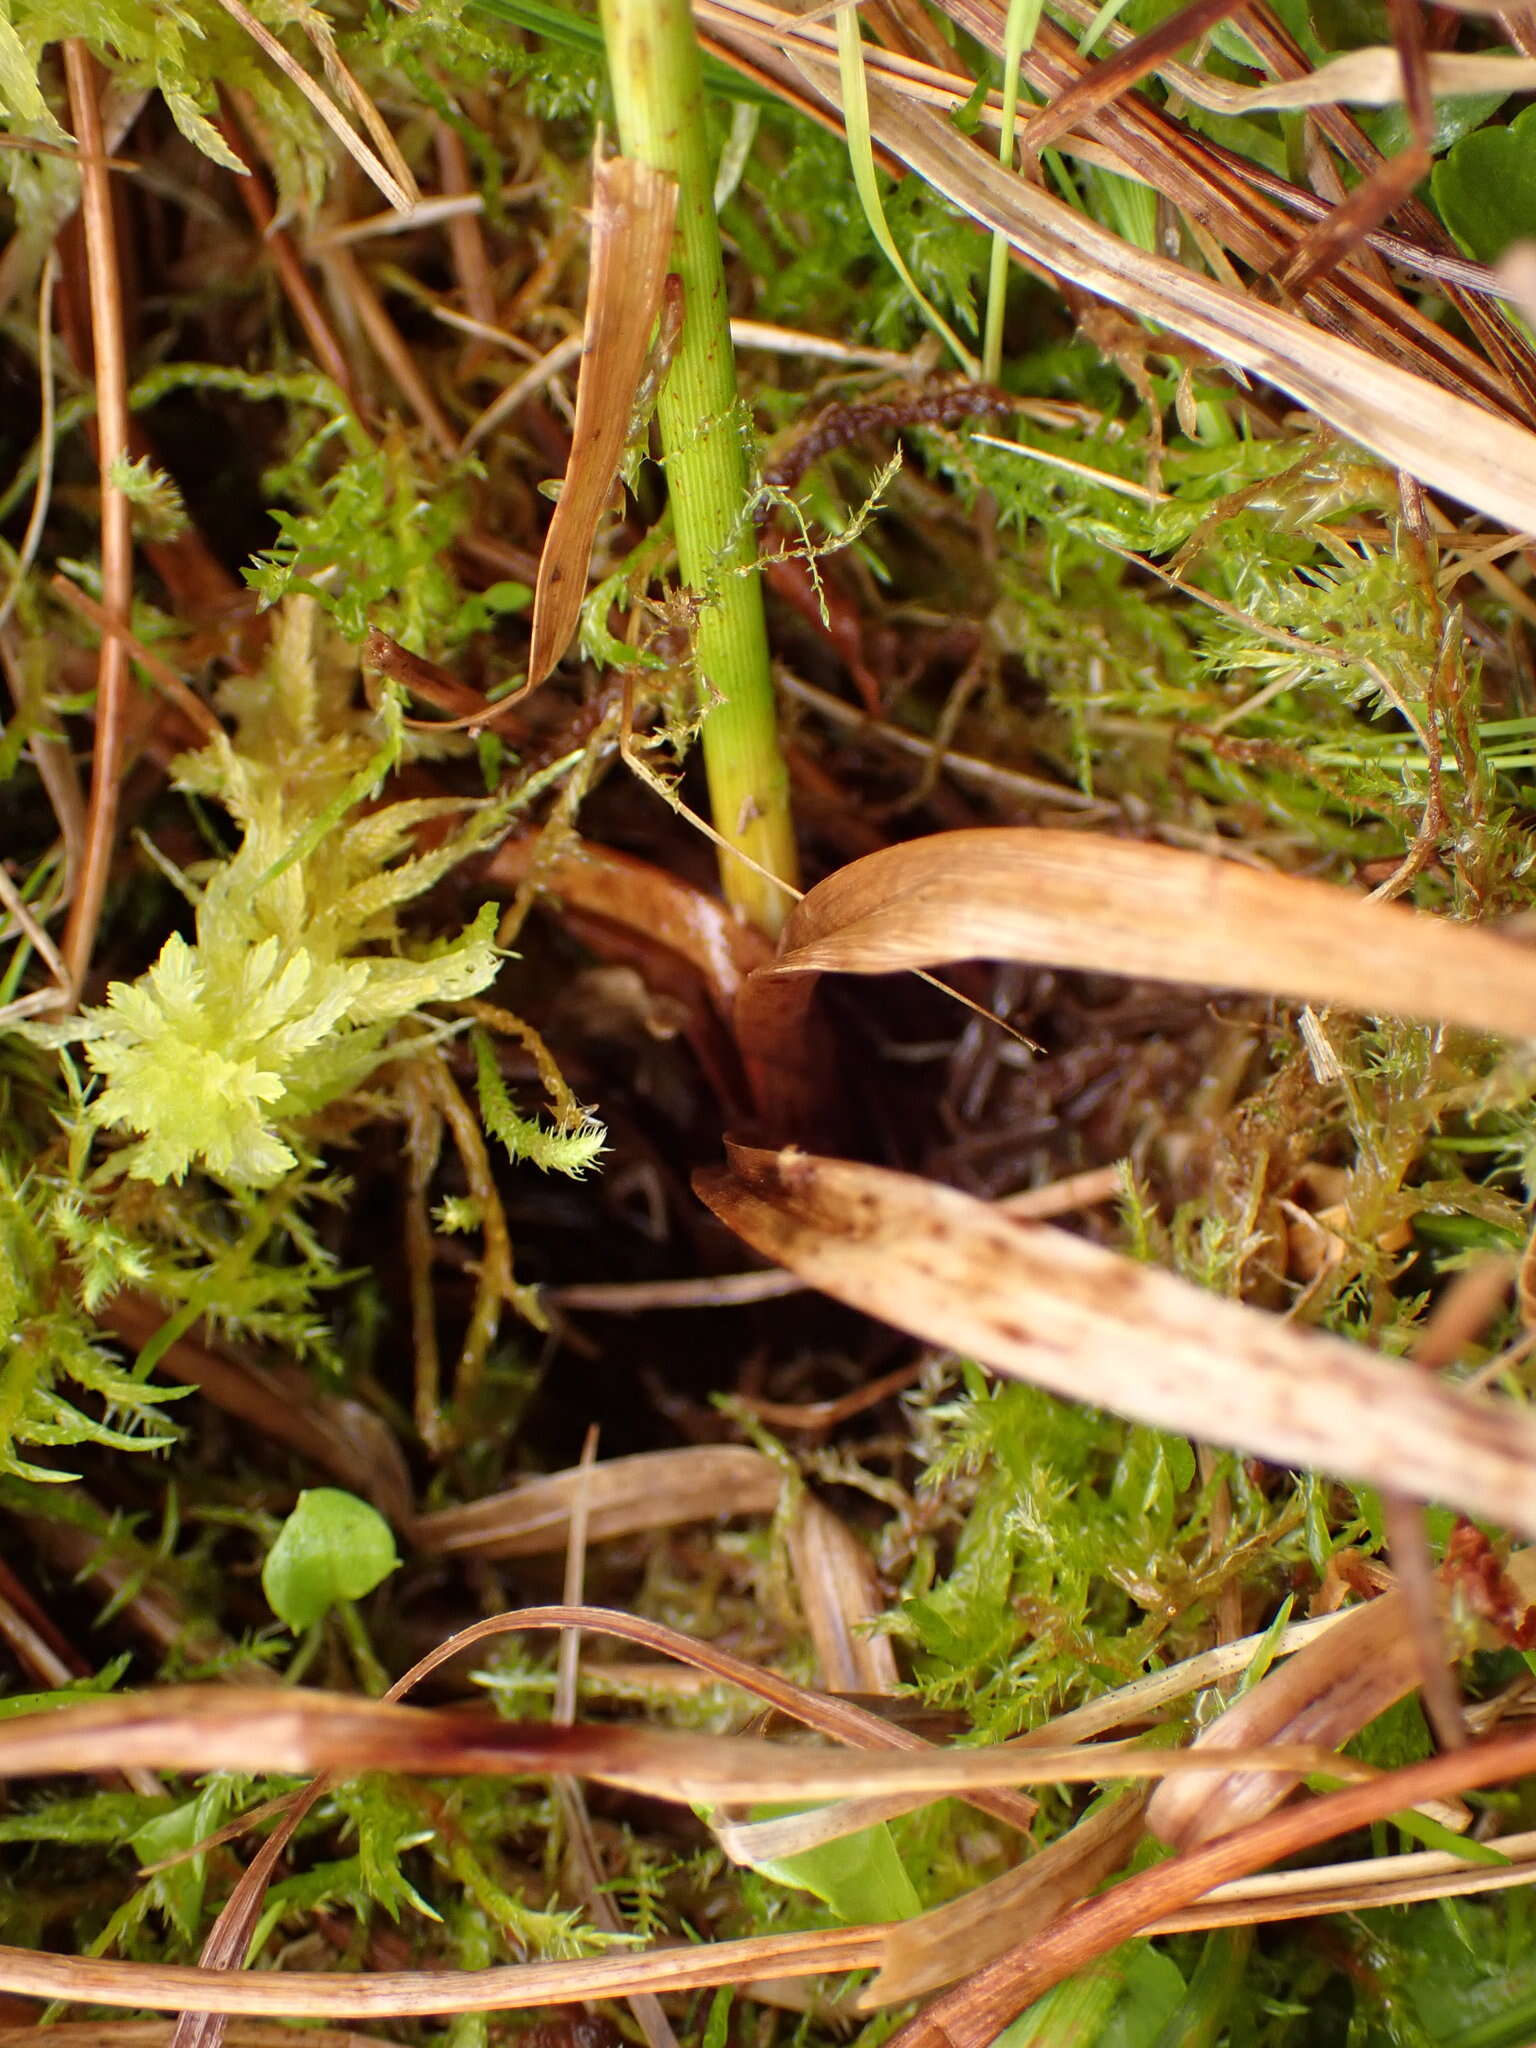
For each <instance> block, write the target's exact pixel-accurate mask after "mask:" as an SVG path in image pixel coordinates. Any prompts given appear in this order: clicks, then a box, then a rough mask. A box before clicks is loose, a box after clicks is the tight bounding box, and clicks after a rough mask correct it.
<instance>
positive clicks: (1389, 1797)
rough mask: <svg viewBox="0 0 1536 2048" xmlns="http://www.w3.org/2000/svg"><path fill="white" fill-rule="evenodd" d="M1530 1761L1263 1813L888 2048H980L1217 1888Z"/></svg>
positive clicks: (924, 2015) (1447, 1759) (1092, 1912)
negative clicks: (1075, 1977) (1083, 1972)
mask: <svg viewBox="0 0 1536 2048" xmlns="http://www.w3.org/2000/svg"><path fill="white" fill-rule="evenodd" d="M1533 1763H1536V1733H1532V1732H1530V1731H1526V1732H1524V1733H1522V1734H1519V1735H1512V1736H1506V1737H1504V1738H1502V1739H1501V1740H1499V1741H1496V1742H1489V1743H1485V1744H1483V1745H1481V1746H1480V1747H1478V1748H1474V1749H1462V1750H1457V1751H1456V1753H1455V1754H1454V1755H1453V1756H1441V1757H1434V1758H1432V1759H1431V1760H1430V1761H1429V1762H1428V1763H1423V1764H1411V1765H1409V1766H1408V1768H1407V1769H1405V1770H1401V1771H1392V1772H1389V1773H1388V1774H1386V1775H1385V1776H1384V1777H1381V1778H1379V1779H1377V1780H1376V1781H1375V1782H1374V1783H1373V1784H1370V1785H1354V1786H1350V1787H1349V1788H1348V1789H1347V1790H1345V1791H1343V1792H1331V1793H1329V1794H1327V1795H1326V1796H1325V1797H1324V1798H1321V1799H1314V1800H1311V1801H1309V1802H1308V1804H1306V1805H1305V1806H1300V1807H1292V1808H1290V1809H1288V1810H1286V1811H1285V1812H1282V1813H1276V1814H1271V1815H1270V1816H1269V1818H1268V1819H1266V1820H1262V1821H1258V1822H1256V1823H1255V1824H1254V1825H1253V1826H1252V1827H1247V1828H1243V1829H1241V1830H1240V1831H1239V1832H1238V1833H1236V1834H1232V1835H1224V1836H1223V1837H1222V1838H1221V1840H1220V1841H1218V1842H1212V1843H1209V1844H1207V1845H1206V1846H1205V1847H1204V1848H1201V1849H1194V1850H1191V1851H1189V1852H1188V1853H1187V1854H1185V1855H1183V1856H1178V1857H1175V1858H1174V1859H1173V1860H1172V1861H1170V1862H1167V1863H1160V1864H1157V1865H1156V1866H1155V1867H1154V1868H1153V1869H1151V1870H1146V1871H1142V1872H1140V1873H1139V1874H1138V1875H1137V1876H1135V1877H1131V1878H1127V1879H1126V1880H1125V1882H1124V1883H1123V1884H1118V1885H1116V1886H1114V1887H1113V1888H1112V1889H1111V1890H1110V1891H1108V1892H1105V1893H1103V1894H1102V1895H1101V1896H1100V1897H1098V1898H1096V1899H1091V1900H1089V1901H1087V1903H1085V1904H1084V1905H1081V1906H1077V1907H1074V1908H1072V1909H1071V1910H1070V1911H1069V1912H1067V1913H1065V1914H1063V1915H1062V1917H1061V1918H1060V1919H1059V1920H1057V1921H1055V1922H1054V1923H1053V1924H1052V1925H1051V1926H1050V1927H1047V1928H1045V1929H1043V1930H1042V1931H1041V1932H1040V1933H1039V1934H1037V1935H1036V1936H1035V1937H1034V1939H1033V1941H1031V1942H1029V1943H1027V1944H1024V1945H1022V1946H1020V1947H1017V1948H1014V1949H1013V1950H1011V1951H1010V1952H1009V1953H1008V1954H1007V1955H1006V1956H1002V1957H1000V1958H999V1959H998V1961H997V1962H995V1963H993V1964H991V1965H989V1966H988V1967H987V1968H986V1969H983V1970H981V1971H978V1972H977V1973H976V1974H975V1975H974V1976H972V1977H971V1978H969V1979H968V1980H967V1981H966V1982H965V1983H964V1984H962V1985H960V1986H958V1987H957V1988H956V1989H955V1990H954V1991H951V1992H947V1993H946V1994H945V1995H944V1996H943V1997H941V1998H937V1999H935V2000H934V2002H933V2004H932V2005H930V2006H928V2007H927V2008H926V2009H925V2010H924V2011H923V2012H920V2013H919V2014H918V2015H917V2017H916V2018H915V2019H913V2020H910V2021H909V2022H908V2023H907V2025H906V2026H904V2027H902V2028H900V2029H899V2030H898V2031H897V2032H896V2033H895V2034H893V2035H892V2036H891V2037H890V2042H889V2048H983V2044H985V2043H987V2042H990V2041H992V2040H993V2039H994V2038H995V2037H996V2035H997V2034H998V2033H999V2032H1000V2031H1001V2029H1002V2028H1004V2027H1005V2026H1007V2025H1008V2023H1009V2022H1010V2021H1011V2020H1012V2019H1014V2018H1015V2017H1016V2016H1017V2015H1018V2014H1019V2013H1020V2012H1022V2011H1023V2010H1024V2008H1025V2007H1026V2006H1028V2005H1032V2004H1033V2003H1034V2001H1035V2000H1036V1999H1037V1998H1041V1997H1043V1996H1044V1994H1045V1993H1046V1992H1047V1991H1049V1990H1050V1988H1051V1987H1052V1985H1053V1984H1059V1983H1060V1982H1061V1981H1062V1979H1063V1978H1064V1977H1069V1976H1071V1975H1072V1973H1073V1972H1074V1971H1076V1970H1080V1969H1082V1968H1084V1967H1085V1966H1086V1965H1087V1964H1088V1963H1090V1962H1092V1961H1093V1960H1094V1958H1095V1957H1097V1956H1101V1955H1105V1954H1107V1953H1108V1951H1109V1950H1110V1949H1112V1948H1114V1947H1116V1946H1117V1945H1118V1944H1119V1943H1120V1942H1122V1941H1126V1940H1129V1939H1130V1938H1131V1937H1132V1936H1133V1935H1136V1934H1139V1933H1142V1932H1143V1931H1145V1930H1146V1929H1147V1928H1148V1927H1150V1926H1153V1925H1157V1924H1160V1923H1162V1922H1163V1921H1165V1920H1166V1919H1167V1918H1168V1916H1170V1915H1171V1914H1173V1913H1176V1912H1179V1911H1180V1910H1181V1909H1183V1908H1185V1907H1187V1906H1190V1905H1192V1904H1193V1903H1194V1901H1195V1900H1196V1899H1199V1898H1202V1897H1203V1896H1204V1895H1205V1894H1206V1893H1207V1892H1210V1891H1213V1890H1214V1889H1215V1888H1216V1887H1217V1886H1218V1885H1221V1884H1225V1883H1228V1882H1230V1881H1231V1880H1233V1879H1235V1878H1240V1877H1245V1876H1247V1875H1248V1874H1249V1873H1250V1872H1252V1871H1255V1870H1261V1869H1263V1868H1264V1867H1265V1866H1266V1865H1268V1864H1271V1863H1276V1862H1278V1861H1280V1859H1281V1858H1283V1857H1287V1856H1294V1855H1297V1854H1299V1853H1300V1852H1301V1851H1302V1850H1304V1849H1310V1848H1313V1847H1315V1846H1316V1845H1317V1844H1318V1843H1320V1842H1327V1841H1331V1840H1333V1839H1334V1837H1336V1836H1338V1835H1342V1834H1346V1833H1348V1832H1349V1830H1351V1829H1353V1828H1359V1827H1366V1826H1369V1825H1370V1824H1371V1823H1372V1822H1373V1821H1377V1820H1382V1819H1384V1818H1385V1817H1386V1816H1387V1815H1388V1814H1390V1813H1394V1812H1399V1811H1401V1810H1402V1809H1404V1808H1406V1807H1410V1806H1416V1805H1418V1804H1420V1803H1421V1802H1423V1801H1425V1800H1430V1799H1439V1798H1444V1797H1446V1796H1447V1795H1452V1794H1456V1793H1461V1792H1466V1791H1470V1790H1472V1789H1473V1788H1474V1787H1476V1786H1479V1785H1489V1784H1493V1783H1495V1782H1497V1781H1498V1780H1500V1779H1503V1778H1514V1777H1518V1776H1519V1775H1521V1774H1522V1773H1523V1772H1526V1771H1528V1770H1530V1768H1531V1766H1532V1764H1533Z"/></svg>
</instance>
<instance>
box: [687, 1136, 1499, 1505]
mask: <svg viewBox="0 0 1536 2048" xmlns="http://www.w3.org/2000/svg"><path fill="white" fill-rule="evenodd" d="M729 1149H730V1161H731V1166H730V1169H726V1170H718V1169H717V1170H715V1171H713V1172H707V1173H703V1174H700V1175H699V1176H697V1178H696V1182H695V1185H696V1186H697V1188H698V1190H699V1193H700V1195H701V1196H702V1198H703V1200H704V1201H705V1202H706V1203H707V1204H708V1205H709V1207H710V1208H711V1209H713V1210H714V1212H715V1214H716V1215H717V1216H718V1217H720V1219H721V1220H722V1222H724V1223H727V1224H729V1225H730V1227H731V1228H732V1229H733V1230H734V1231H735V1232H736V1233H737V1235H738V1236H740V1237H742V1238H744V1239H745V1240H746V1242H747V1243H748V1244H750V1245H752V1246H753V1248H754V1249H755V1250H757V1251H760V1252H763V1253H765V1254H766V1255H767V1256H768V1257H769V1258H771V1259H773V1260H775V1261H776V1262H777V1263H778V1264H780V1265H783V1266H788V1267H789V1268H790V1269H791V1271H793V1272H796V1273H799V1274H800V1275H801V1277H802V1278H803V1279H805V1280H808V1281H809V1282H810V1283H811V1285H812V1286H814V1287H819V1288H821V1289H822V1290H823V1292H825V1293H827V1294H831V1295H834V1296H835V1297H836V1298H837V1299H838V1300H839V1301H844V1302H847V1303H848V1304H850V1305H851V1306H852V1307H854V1308H860V1309H863V1310H864V1311H865V1313H866V1314H868V1315H872V1316H875V1317H877V1318H879V1320H881V1321H882V1322H886V1323H893V1324H895V1326H896V1327H897V1328H898V1329H902V1330H906V1331H908V1332H909V1333H910V1334H912V1335H913V1336H916V1337H920V1338H923V1339H924V1340H925V1341H927V1342H929V1343H933V1344H942V1345H944V1346H945V1347H946V1349H949V1350H952V1351H959V1352H961V1353H963V1354H965V1355H968V1356H970V1357H973V1358H976V1359H978V1360H979V1361H980V1362H981V1363H982V1364H983V1365H987V1366H990V1367H991V1368H992V1369H993V1370H994V1371H996V1372H1001V1373H1004V1374H1006V1375H1008V1376H1009V1377H1011V1378H1014V1379H1022V1380H1027V1381H1030V1382H1031V1383H1033V1384H1034V1385H1036V1386H1042V1387H1046V1388H1049V1390H1050V1391H1051V1392H1052V1393H1055V1394H1059V1395H1062V1396H1064V1397H1065V1398H1067V1399H1069V1400H1079V1401H1090V1402H1092V1403H1094V1404H1095V1405H1096V1406H1099V1407H1103V1408H1109V1409H1113V1410H1114V1411H1115V1412H1116V1413H1118V1414H1121V1415H1129V1416H1132V1417H1134V1418H1135V1419H1136V1420H1137V1421H1140V1422H1148V1423H1151V1424H1152V1425H1154V1427H1156V1428H1159V1429H1172V1430H1178V1431H1180V1432H1182V1433H1184V1434H1186V1435H1189V1436H1193V1437H1196V1438H1198V1439H1199V1440H1201V1441H1202V1442H1205V1443H1217V1444H1225V1445H1228V1446H1230V1447H1231V1448H1233V1449H1235V1450H1240V1451H1246V1452H1251V1453H1256V1454H1257V1455H1258V1456H1260V1457H1264V1458H1268V1459H1270V1460H1271V1461H1272V1462H1274V1463H1276V1464H1281V1465H1299V1466H1306V1467H1310V1468H1313V1469H1315V1470H1320V1471H1325V1472H1335V1473H1339V1474H1341V1475H1343V1476H1344V1477H1346V1478H1351V1479H1356V1480H1364V1481H1366V1482H1367V1483H1369V1484H1371V1485H1375V1486H1383V1487H1395V1488H1398V1489H1400V1490H1402V1491H1405V1492H1409V1493H1412V1494H1414V1495H1416V1496H1418V1497H1419V1498H1421V1499H1426V1500H1434V1501H1444V1502H1447V1503H1449V1504H1450V1505H1452V1506H1456V1507H1460V1508H1463V1509H1465V1510H1466V1511H1467V1512H1468V1513H1471V1514H1477V1515H1486V1516H1488V1517H1490V1518H1491V1519H1493V1520H1496V1521H1499V1522H1503V1523H1505V1524H1507V1525H1508V1526H1509V1527H1511V1528H1516V1529H1519V1530H1521V1531H1522V1532H1523V1533H1525V1534H1527V1535H1536V1418H1532V1417H1531V1416H1529V1415H1527V1414H1526V1413H1524V1412H1523V1411H1521V1410H1520V1409H1517V1408H1514V1407H1511V1406H1508V1405H1502V1404H1497V1403H1495V1402H1493V1401H1490V1400H1488V1399H1486V1398H1483V1397H1481V1396H1475V1395H1469V1394H1460V1393H1457V1392H1455V1391H1454V1390H1452V1389H1450V1388H1448V1387H1446V1386H1444V1385H1443V1384H1441V1383H1440V1382H1438V1381H1435V1380H1431V1379H1428V1378H1426V1377H1425V1376H1424V1375H1423V1374H1422V1373H1419V1372H1417V1371H1415V1370H1414V1369H1413V1368H1411V1367H1409V1366H1405V1365H1399V1364H1397V1363H1395V1362H1394V1361H1392V1360H1391V1359H1388V1358H1383V1357H1382V1356H1381V1355H1380V1354H1379V1353H1377V1352H1374V1351H1369V1350H1367V1349H1366V1348H1365V1347H1364V1346H1363V1345H1358V1344H1348V1343H1345V1342H1344V1341H1343V1340H1342V1339H1340V1338H1337V1337H1330V1336H1325V1335H1323V1334H1321V1333H1318V1332H1314V1331H1309V1330H1303V1329H1298V1328H1295V1327H1294V1326H1292V1325H1291V1324H1289V1323H1284V1322H1281V1321H1279V1320H1278V1319H1277V1318H1275V1317H1273V1316H1267V1315H1264V1314H1262V1313H1261V1312H1260V1311H1259V1310H1257V1309H1251V1308H1246V1307H1244V1306H1243V1305H1242V1304H1241V1303H1239V1302H1234V1301H1224V1300H1220V1299H1218V1298H1217V1297H1216V1296H1213V1295H1210V1294H1207V1293H1204V1292H1202V1290H1201V1289H1199V1288H1197V1287H1193V1286H1191V1285H1190V1284H1189V1283H1188V1282H1187V1281H1184V1280H1180V1279H1177V1278H1175V1277H1174V1275H1172V1274H1171V1273H1162V1272H1158V1271H1157V1270H1156V1269H1155V1268H1152V1267H1149V1266H1140V1265H1137V1264H1135V1263H1134V1262H1133V1261H1132V1260H1130V1259H1127V1258H1123V1257H1121V1256H1120V1254H1119V1253H1117V1252H1112V1251H1108V1250H1106V1249H1105V1248H1104V1247H1103V1246H1101V1245H1095V1244H1090V1243H1088V1242H1087V1241H1086V1240H1085V1239H1082V1238H1078V1237H1073V1236H1071V1235H1069V1234H1068V1233H1067V1232H1066V1231H1063V1230H1057V1229H1054V1228H1052V1226H1051V1225H1049V1224H1046V1223H1027V1222H1020V1221H1016V1220H1014V1219H1013V1218H1010V1217H1007V1216H1001V1215H999V1214H998V1213H997V1211H996V1210H994V1209H992V1208H991V1207H989V1206H988V1205H987V1204H986V1203H984V1202H978V1201H976V1200H975V1199H974V1198H973V1197H972V1196H970V1195H964V1194H961V1193H959V1192H958V1190H956V1189H954V1188H946V1187H941V1186H939V1185H938V1184H937V1183H936V1182H933V1181H926V1180H921V1179H918V1178H917V1177H916V1176H914V1175H911V1174H904V1173H892V1172H890V1171H888V1170H887V1169H885V1168H883V1167H874V1166H859V1165H855V1164H853V1163H851V1162H849V1161H847V1160H840V1159H820V1158H813V1157H811V1156H809V1155H808V1154H806V1153H803V1152H800V1151H797V1150H795V1149H794V1148H790V1149H788V1150H785V1151H782V1152H777V1153H774V1152H766V1151H759V1150H755V1149H753V1148H750V1147H747V1146H742V1145H732V1146H731V1147H730V1148H729Z"/></svg>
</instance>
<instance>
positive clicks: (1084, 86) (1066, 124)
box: [1022, 0, 1242, 161]
mask: <svg viewBox="0 0 1536 2048" xmlns="http://www.w3.org/2000/svg"><path fill="white" fill-rule="evenodd" d="M1241 4H1242V0H1188V4H1187V5H1185V6H1183V7H1181V8H1180V9H1179V10H1178V12H1177V13H1176V14H1170V15H1169V16H1168V18H1167V20H1166V21H1161V22H1159V23H1158V24H1157V26H1156V27H1155V28H1151V29H1148V30H1147V32H1146V34H1145V35H1140V36H1137V37H1135V39H1134V40H1133V41H1131V42H1128V43H1125V44H1124V45H1123V46H1122V47H1121V48H1120V49H1118V50H1117V51H1116V52H1115V54H1114V56H1112V57H1109V58H1106V59H1105V61H1104V62H1103V63H1101V64H1095V65H1094V66H1093V68H1092V69H1091V70H1088V71H1084V72H1083V74H1082V76H1081V77H1079V78H1077V79H1075V80H1074V81H1073V82H1072V84H1071V85H1069V86H1068V87H1067V88H1066V90H1065V91H1064V92H1061V93H1058V94H1057V96H1056V98H1055V99H1053V100H1052V101H1051V102H1050V104H1049V105H1048V106H1045V107H1042V108H1040V110H1039V111H1038V113H1033V114H1031V115H1030V117H1029V120H1028V121H1027V122H1026V124H1025V127H1024V131H1023V136H1022V142H1023V147H1024V152H1025V155H1026V158H1027V159H1028V160H1029V161H1034V160H1036V159H1038V157H1039V155H1040V152H1041V151H1042V150H1045V149H1049V148H1050V147H1051V145H1052V144H1053V143H1054V142H1056V141H1057V140H1058V139H1059V138H1060V137H1061V136H1063V135H1065V134H1066V133H1067V131H1068V130H1069V129H1071V128H1073V127H1075V126H1076V125H1077V123H1078V121H1079V120H1080V119H1081V118H1082V116H1083V115H1084V114H1088V113H1092V112H1094V111H1096V110H1097V109H1098V108H1099V107H1103V106H1107V105H1108V104H1109V102H1110V101H1111V100H1114V99H1118V98H1119V97H1120V95H1121V94H1122V93H1124V92H1128V91H1129V90H1130V88H1131V87H1132V86H1133V85H1135V84H1136V83H1137V82H1138V80H1140V79H1143V78H1145V77H1146V75H1147V73H1148V72H1149V71H1155V70H1156V69H1157V68H1158V66H1159V65H1160V64H1161V63H1162V62H1163V61H1164V59H1165V58H1168V57H1171V56H1172V55H1173V53H1174V51H1175V50H1178V49H1182V48H1183V46H1184V44H1185V43H1192V42H1194V41H1195V40H1196V39H1197V38H1198V37H1200V36H1203V35H1208V34H1209V33H1210V31H1211V30H1212V29H1213V28H1215V27H1216V25H1217V23H1218V22H1222V21H1225V20H1226V18H1227V16H1228V15H1229V14H1232V13H1234V12H1235V11H1236V10H1237V8H1238V7H1239V6H1240V5H1241Z"/></svg>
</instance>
